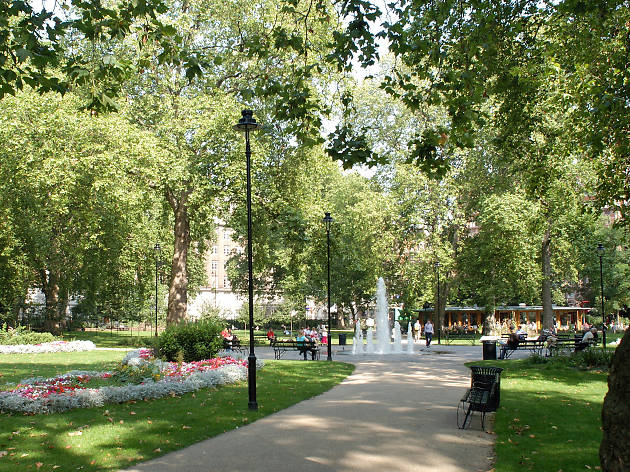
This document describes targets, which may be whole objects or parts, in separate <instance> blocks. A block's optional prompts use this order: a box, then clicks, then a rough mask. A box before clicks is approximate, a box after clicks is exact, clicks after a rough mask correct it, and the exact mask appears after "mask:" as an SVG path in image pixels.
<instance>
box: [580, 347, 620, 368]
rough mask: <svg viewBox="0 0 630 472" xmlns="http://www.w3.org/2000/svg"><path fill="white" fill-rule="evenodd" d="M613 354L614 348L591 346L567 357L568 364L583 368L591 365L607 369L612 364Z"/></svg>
mask: <svg viewBox="0 0 630 472" xmlns="http://www.w3.org/2000/svg"><path fill="white" fill-rule="evenodd" d="M614 354H615V351H614V350H609V349H599V348H595V347H592V348H590V349H585V350H584V351H580V352H576V353H575V354H573V355H572V356H571V357H570V359H569V365H571V366H573V367H580V368H585V369H590V368H593V367H601V368H605V369H608V368H609V367H610V365H611V364H612V358H613V355H614Z"/></svg>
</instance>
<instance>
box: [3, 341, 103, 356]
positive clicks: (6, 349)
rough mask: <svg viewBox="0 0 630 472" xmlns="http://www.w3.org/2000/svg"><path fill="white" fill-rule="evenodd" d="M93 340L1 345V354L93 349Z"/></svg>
mask: <svg viewBox="0 0 630 472" xmlns="http://www.w3.org/2000/svg"><path fill="white" fill-rule="evenodd" d="M94 349H96V346H95V345H94V343H93V342H92V341H69V342H68V341H53V342H50V343H41V344H16V345H14V346H11V345H0V354H41V353H47V352H78V351H93V350H94Z"/></svg>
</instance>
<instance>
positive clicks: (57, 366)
mask: <svg viewBox="0 0 630 472" xmlns="http://www.w3.org/2000/svg"><path fill="white" fill-rule="evenodd" d="M124 356H125V352H123V351H82V352H56V353H50V354H2V355H0V389H2V390H4V389H6V388H4V386H3V385H2V384H5V383H10V384H15V383H18V382H19V381H20V380H22V379H25V378H28V377H35V376H39V377H53V376H55V375H58V374H64V373H66V372H69V371H71V370H110V369H112V368H113V367H114V366H115V365H116V364H117V363H118V362H120V361H121V360H122V358H123V357H124Z"/></svg>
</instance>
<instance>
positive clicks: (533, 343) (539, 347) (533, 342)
mask: <svg viewBox="0 0 630 472" xmlns="http://www.w3.org/2000/svg"><path fill="white" fill-rule="evenodd" d="M544 348H545V341H543V340H539V339H521V340H520V341H519V343H518V346H516V348H511V347H509V346H508V345H507V344H501V345H500V349H501V350H505V354H504V355H503V357H502V359H508V358H509V357H510V356H511V355H512V354H513V353H514V351H530V352H531V353H532V354H538V355H539V356H540V355H542V352H543V349H544Z"/></svg>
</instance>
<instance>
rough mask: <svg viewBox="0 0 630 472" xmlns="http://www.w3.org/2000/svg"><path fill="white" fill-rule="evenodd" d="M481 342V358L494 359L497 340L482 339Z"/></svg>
mask: <svg viewBox="0 0 630 472" xmlns="http://www.w3.org/2000/svg"><path fill="white" fill-rule="evenodd" d="M482 343H483V360H484V361H487V360H496V358H497V342H496V341H482Z"/></svg>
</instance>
